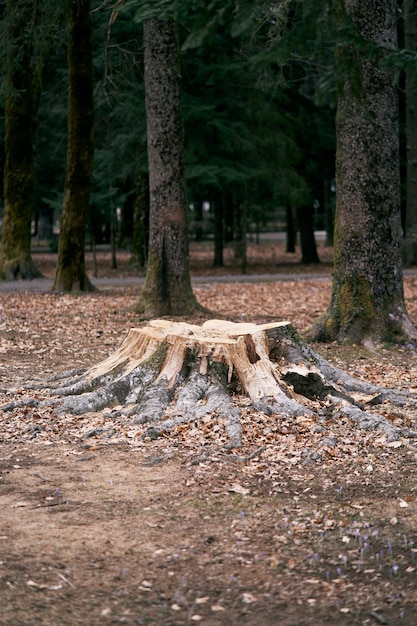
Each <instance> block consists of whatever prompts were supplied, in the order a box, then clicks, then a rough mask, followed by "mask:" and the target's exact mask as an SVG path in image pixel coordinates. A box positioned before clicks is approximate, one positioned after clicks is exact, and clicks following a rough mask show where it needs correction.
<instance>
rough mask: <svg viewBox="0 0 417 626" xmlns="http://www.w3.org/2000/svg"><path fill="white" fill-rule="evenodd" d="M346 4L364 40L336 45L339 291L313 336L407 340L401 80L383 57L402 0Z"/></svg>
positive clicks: (393, 37) (410, 330) (393, 43)
mask: <svg viewBox="0 0 417 626" xmlns="http://www.w3.org/2000/svg"><path fill="white" fill-rule="evenodd" d="M344 9H345V12H343V13H341V14H340V16H339V17H340V19H341V20H343V21H344V24H345V25H346V24H349V23H353V25H354V27H355V29H356V32H357V33H358V36H359V37H358V38H359V45H357V46H356V45H355V44H354V43H352V39H351V40H350V41H351V42H350V43H349V44H346V43H343V41H339V44H338V48H337V59H338V61H339V62H340V63H343V64H344V68H343V69H341V70H340V72H341V73H342V72H344V74H343V75H344V77H345V79H344V81H343V84H341V85H340V86H339V94H338V108H337V118H336V135H337V157H336V176H337V179H336V194H337V196H336V202H337V206H336V218H335V239H334V274H333V292H332V299H331V303H330V306H329V309H328V311H327V313H326V314H325V316H324V317H323V318H322V319H321V320H320V322H319V324H318V325H317V326H316V328H315V331H314V336H315V338H316V339H319V340H324V341H330V340H335V339H337V340H345V339H346V340H350V341H353V342H366V341H371V342H373V343H379V342H381V341H402V340H404V339H405V338H406V337H408V338H409V337H413V338H416V336H417V333H416V330H415V328H414V327H413V326H412V324H411V322H410V320H409V318H408V316H407V314H406V310H405V306H404V297H403V283H402V258H401V257H402V253H401V237H402V236H401V214H400V178H399V131H398V127H399V116H398V97H397V88H396V86H395V75H394V70H391V69H390V68H389V67H388V66H387V65H384V64H383V55H384V51H390V50H395V49H396V47H397V34H396V27H397V2H396V0H384V2H381V0H367V2H363V1H362V0H345V2H344ZM342 25H343V24H342ZM358 38H357V39H358ZM347 67H348V68H349V69H347ZM339 75H340V74H339Z"/></svg>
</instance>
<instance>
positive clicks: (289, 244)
mask: <svg viewBox="0 0 417 626" xmlns="http://www.w3.org/2000/svg"><path fill="white" fill-rule="evenodd" d="M285 220H286V238H285V252H295V227H294V213H293V210H292V206H291V205H290V204H287V206H286V207H285Z"/></svg>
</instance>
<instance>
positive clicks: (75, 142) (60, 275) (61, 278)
mask: <svg viewBox="0 0 417 626" xmlns="http://www.w3.org/2000/svg"><path fill="white" fill-rule="evenodd" d="M67 20H68V55H67V56H68V71H69V94H68V152H67V171H66V180H65V192H64V203H63V210H62V218H61V230H60V237H59V245H58V263H57V270H56V274H55V282H54V286H53V290H54V291H65V292H70V291H92V290H94V289H95V288H94V286H93V285H92V284H91V282H90V280H89V279H88V277H87V273H86V268H85V257H84V248H85V231H86V221H87V214H88V208H89V199H90V188H91V176H92V167H93V151H94V149H93V67H92V29H91V19H90V0H69V2H68V16H67Z"/></svg>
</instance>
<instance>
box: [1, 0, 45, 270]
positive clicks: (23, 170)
mask: <svg viewBox="0 0 417 626" xmlns="http://www.w3.org/2000/svg"><path fill="white" fill-rule="evenodd" d="M36 17H37V5H36V4H35V5H32V3H28V2H21V1H19V2H16V1H14V2H13V1H12V0H8V2H7V3H6V19H7V20H8V32H7V37H6V40H5V41H4V42H3V43H2V45H5V46H6V54H7V61H6V67H5V70H6V89H7V93H6V103H5V109H4V113H5V126H6V133H5V145H4V149H5V164H4V217H3V225H2V233H1V242H0V278H3V279H6V280H16V279H17V278H22V279H29V280H31V279H33V278H37V277H39V276H41V273H40V272H39V271H38V270H37V269H36V267H35V265H34V263H33V260H32V255H31V248H30V246H31V221H32V214H33V190H34V182H35V172H34V156H33V134H34V128H35V120H36V114H37V107H38V101H39V93H40V81H39V78H38V73H39V72H38V71H35V70H34V65H33V56H34V44H35V37H36V33H35V27H34V24H35V23H36Z"/></svg>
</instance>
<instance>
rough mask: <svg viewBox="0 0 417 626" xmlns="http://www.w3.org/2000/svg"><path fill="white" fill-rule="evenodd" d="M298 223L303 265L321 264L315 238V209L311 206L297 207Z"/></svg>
mask: <svg viewBox="0 0 417 626" xmlns="http://www.w3.org/2000/svg"><path fill="white" fill-rule="evenodd" d="M297 223H298V230H299V232H300V245H301V263H306V264H308V263H320V259H319V256H318V254H317V246H316V240H315V238H314V221H313V209H312V207H310V206H301V207H297Z"/></svg>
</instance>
